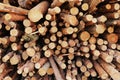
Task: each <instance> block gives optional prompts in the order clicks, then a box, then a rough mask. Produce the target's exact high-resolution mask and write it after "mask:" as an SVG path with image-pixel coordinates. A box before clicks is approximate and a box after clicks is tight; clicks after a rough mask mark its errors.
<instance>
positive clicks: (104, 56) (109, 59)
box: [100, 52, 113, 63]
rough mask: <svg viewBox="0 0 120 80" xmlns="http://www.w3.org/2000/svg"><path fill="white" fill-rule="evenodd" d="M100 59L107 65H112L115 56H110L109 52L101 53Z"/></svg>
mask: <svg viewBox="0 0 120 80" xmlns="http://www.w3.org/2000/svg"><path fill="white" fill-rule="evenodd" d="M100 57H101V58H102V59H103V60H104V61H105V62H107V63H111V62H112V60H113V56H112V55H109V54H108V53H107V52H101V54H100Z"/></svg>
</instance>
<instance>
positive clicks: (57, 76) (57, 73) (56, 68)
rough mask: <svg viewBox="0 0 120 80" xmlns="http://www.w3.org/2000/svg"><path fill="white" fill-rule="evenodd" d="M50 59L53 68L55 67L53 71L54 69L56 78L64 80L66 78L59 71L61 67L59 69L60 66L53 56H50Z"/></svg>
mask: <svg viewBox="0 0 120 80" xmlns="http://www.w3.org/2000/svg"><path fill="white" fill-rule="evenodd" d="M49 61H50V64H51V66H52V68H53V71H54V75H55V78H56V80H64V79H63V78H62V76H61V74H60V72H59V69H58V67H57V65H56V63H55V61H54V59H53V57H50V58H49Z"/></svg>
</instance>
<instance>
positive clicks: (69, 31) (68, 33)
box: [62, 27, 74, 35]
mask: <svg viewBox="0 0 120 80" xmlns="http://www.w3.org/2000/svg"><path fill="white" fill-rule="evenodd" d="M73 32H74V29H73V28H72V27H67V28H63V29H62V33H63V34H64V35H70V34H73Z"/></svg>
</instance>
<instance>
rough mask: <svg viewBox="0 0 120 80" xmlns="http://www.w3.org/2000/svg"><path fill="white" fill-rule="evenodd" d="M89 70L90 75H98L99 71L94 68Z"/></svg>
mask: <svg viewBox="0 0 120 80" xmlns="http://www.w3.org/2000/svg"><path fill="white" fill-rule="evenodd" d="M89 72H90V75H91V76H92V77H96V76H97V72H96V71H95V70H94V69H90V70H89Z"/></svg>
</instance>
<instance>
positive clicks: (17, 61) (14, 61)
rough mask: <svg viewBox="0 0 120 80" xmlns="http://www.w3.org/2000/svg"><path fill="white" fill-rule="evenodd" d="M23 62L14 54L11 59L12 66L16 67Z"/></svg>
mask: <svg viewBox="0 0 120 80" xmlns="http://www.w3.org/2000/svg"><path fill="white" fill-rule="evenodd" d="M20 61H21V57H20V55H17V54H15V53H14V55H13V56H12V57H11V58H10V63H11V65H16V64H18V63H19V62H20Z"/></svg>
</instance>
